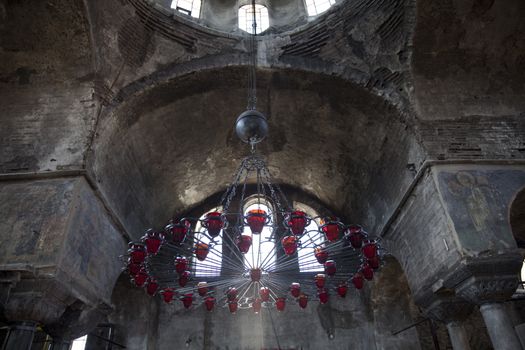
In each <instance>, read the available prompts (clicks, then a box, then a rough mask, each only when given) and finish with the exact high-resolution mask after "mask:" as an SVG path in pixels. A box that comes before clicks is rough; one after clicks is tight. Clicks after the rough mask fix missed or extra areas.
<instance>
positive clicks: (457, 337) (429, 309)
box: [419, 295, 474, 350]
mask: <svg viewBox="0 0 525 350" xmlns="http://www.w3.org/2000/svg"><path fill="white" fill-rule="evenodd" d="M419 302H420V304H426V305H425V306H424V314H425V315H426V316H427V317H429V318H430V319H432V320H435V321H440V322H443V323H445V324H446V326H447V330H448V335H449V337H450V342H451V343H452V348H453V349H454V350H470V344H469V338H468V335H467V332H466V330H465V327H464V326H463V321H464V320H465V319H466V318H467V317H468V316H469V315H470V313H471V312H472V309H473V308H474V305H472V304H469V303H467V302H465V300H462V299H460V298H458V297H456V296H453V295H451V296H437V295H433V296H432V297H429V298H428V299H427V300H420V301H419Z"/></svg>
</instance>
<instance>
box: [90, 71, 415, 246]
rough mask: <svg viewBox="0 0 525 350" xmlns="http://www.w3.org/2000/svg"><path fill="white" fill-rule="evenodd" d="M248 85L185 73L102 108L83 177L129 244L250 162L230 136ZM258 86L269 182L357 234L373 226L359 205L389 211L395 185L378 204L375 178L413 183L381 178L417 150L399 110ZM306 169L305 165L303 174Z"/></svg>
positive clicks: (271, 79) (358, 93) (319, 81)
mask: <svg viewBox="0 0 525 350" xmlns="http://www.w3.org/2000/svg"><path fill="white" fill-rule="evenodd" d="M245 76H246V72H245V70H244V69H243V68H241V67H228V68H224V69H217V70H206V71H201V72H197V73H194V74H187V75H184V76H180V77H179V78H177V79H174V80H170V81H167V82H166V83H165V84H161V85H157V86H154V87H152V88H150V89H147V90H144V91H143V92H142V93H139V94H130V95H129V96H128V97H127V98H125V99H123V100H122V102H121V103H120V104H119V105H116V106H113V107H112V108H111V109H109V110H108V114H107V115H105V116H104V118H103V119H102V120H101V122H100V123H99V128H98V131H97V137H96V138H95V140H94V144H93V153H92V157H91V159H90V163H91V166H90V170H91V171H92V173H93V174H94V175H95V178H96V181H97V182H98V183H99V186H100V188H101V191H102V192H104V194H105V195H106V197H107V199H108V201H109V202H110V203H111V205H112V206H113V208H114V209H115V211H116V212H117V213H118V215H119V216H120V217H121V218H122V221H123V222H124V223H125V225H126V226H127V229H128V230H130V232H131V233H132V235H135V236H138V235H140V234H141V231H142V230H143V229H144V228H146V227H151V226H153V227H156V226H157V225H159V223H165V222H167V221H168V220H169V218H170V217H171V216H172V215H173V214H174V213H180V212H185V211H186V210H189V208H191V207H193V206H194V205H196V204H197V203H199V202H201V201H203V200H204V199H205V198H207V197H208V196H209V195H210V193H215V192H217V191H219V190H220V189H221V188H224V187H225V186H226V185H227V184H228V183H229V181H230V180H231V179H230V177H231V174H233V172H234V169H235V167H236V166H237V164H238V161H239V160H240V159H241V157H242V156H243V155H244V154H246V152H247V149H246V148H245V147H244V145H243V144H242V143H241V142H240V141H239V140H237V139H236V137H235V135H234V134H233V127H232V126H233V122H234V120H235V118H236V116H237V115H238V114H240V113H241V112H242V111H243V109H244V106H245V105H246V88H245V87H246V84H245V79H246V78H245ZM258 83H259V89H260V90H259V91H260V94H259V106H260V107H259V108H260V110H261V111H262V112H264V113H266V115H267V117H268V119H269V123H270V135H269V138H268V140H267V141H265V142H264V143H263V144H262V145H261V146H260V150H261V153H262V154H264V155H265V156H267V157H269V158H270V162H269V165H270V171H272V172H273V173H274V176H275V178H276V180H277V181H278V182H280V183H285V184H288V185H292V186H297V187H300V188H302V189H303V190H305V191H306V192H310V193H312V194H313V195H314V196H315V197H317V198H318V199H319V200H320V201H321V202H325V203H332V205H331V206H332V207H333V208H334V210H335V211H337V212H339V213H342V215H347V213H352V215H355V219H356V221H358V222H362V223H363V224H365V225H366V224H367V222H366V220H369V219H372V220H375V219H374V217H380V216H381V215H380V214H377V215H375V214H374V213H373V212H371V211H369V210H368V209H367V207H368V205H366V204H365V205H364V203H367V202H369V203H371V202H373V201H376V200H378V201H381V203H385V200H386V199H385V198H386V197H388V195H389V194H388V192H389V191H390V192H391V194H392V195H393V196H395V195H396V194H397V190H396V187H395V186H393V187H390V186H389V187H388V188H387V189H386V191H387V193H386V194H385V192H384V194H383V195H382V196H381V198H379V197H374V196H373V195H372V194H371V193H369V192H372V191H373V188H374V186H384V185H385V182H384V180H382V179H381V177H383V176H388V182H389V183H391V182H392V181H397V180H398V179H401V180H402V181H406V180H408V179H410V173H409V172H398V173H397V175H396V176H397V178H396V177H393V176H391V174H387V169H388V168H390V167H395V168H401V169H405V167H406V164H407V163H410V161H409V160H408V159H407V158H408V157H409V155H410V152H412V151H411V148H412V147H413V146H414V145H415V142H414V139H413V134H412V132H411V130H410V129H407V127H406V125H404V123H403V122H402V121H401V120H402V117H401V116H400V115H399V113H398V112H397V110H396V109H395V108H393V107H392V106H390V105H389V104H388V103H386V102H385V101H384V100H383V99H382V98H380V97H377V96H375V95H374V94H372V93H370V92H368V91H366V90H365V89H363V88H360V87H358V86H356V85H354V84H351V83H349V82H348V81H345V80H344V79H340V78H335V77H328V76H326V75H324V74H312V73H307V72H304V71H289V70H287V71H282V70H276V69H273V70H269V69H266V70H261V71H260V73H259V76H258ZM263 89H265V90H263ZM263 91H264V92H263ZM305 135H306V136H305ZM115 154H118V155H119V156H118V157H115V156H114V155H115ZM305 160H308V162H310V164H312V166H310V167H305V163H304V161H305ZM372 175H373V176H372ZM370 206H371V207H373V205H372V204H370ZM378 208H379V210H382V209H383V208H381V207H378ZM371 214H372V215H371Z"/></svg>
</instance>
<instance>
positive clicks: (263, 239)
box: [242, 197, 276, 271]
mask: <svg viewBox="0 0 525 350" xmlns="http://www.w3.org/2000/svg"><path fill="white" fill-rule="evenodd" d="M252 210H264V212H265V213H266V214H267V215H268V216H269V218H270V222H268V224H269V225H272V224H273V223H274V217H273V215H274V211H273V206H272V204H271V203H270V202H268V201H267V200H266V199H264V198H262V197H252V198H249V199H248V200H247V201H246V202H245V203H244V211H243V213H244V215H245V216H246V215H247V214H248V213H249V212H250V211H252ZM242 234H243V235H251V236H252V245H251V247H250V250H248V253H246V254H244V267H245V268H248V269H250V268H253V267H259V268H261V269H263V270H264V271H271V270H272V269H273V268H274V267H275V259H276V252H275V249H276V247H275V242H274V241H273V240H270V238H271V236H272V230H271V228H270V227H269V226H264V228H263V230H262V231H261V233H260V234H252V232H251V230H250V228H249V227H245V228H244V232H243V233H242Z"/></svg>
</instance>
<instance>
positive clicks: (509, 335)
mask: <svg viewBox="0 0 525 350" xmlns="http://www.w3.org/2000/svg"><path fill="white" fill-rule="evenodd" d="M493 266H497V265H493ZM489 271H490V270H489ZM517 286H518V278H517V274H512V275H503V274H502V275H498V274H494V275H478V276H471V277H470V278H468V279H466V280H465V281H464V282H463V283H461V285H459V286H458V287H457V289H456V291H457V293H458V294H459V295H460V296H461V297H462V298H464V299H466V300H468V301H470V302H472V303H474V304H477V305H479V309H480V311H481V314H482V316H483V320H484V321H485V325H486V326H487V331H488V333H489V337H490V340H491V342H492V346H493V347H494V350H523V348H522V347H521V344H520V341H519V338H518V335H517V333H516V331H515V330H514V325H513V324H512V321H511V319H510V317H509V315H508V314H507V310H505V305H504V304H503V301H505V300H508V299H509V298H510V297H511V296H512V294H514V292H515V291H516V288H517Z"/></svg>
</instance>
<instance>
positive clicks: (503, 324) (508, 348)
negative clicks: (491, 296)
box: [479, 303, 522, 350]
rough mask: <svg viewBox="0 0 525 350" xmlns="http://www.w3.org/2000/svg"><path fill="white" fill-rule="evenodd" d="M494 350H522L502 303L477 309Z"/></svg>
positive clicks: (485, 305) (490, 304)
mask: <svg viewBox="0 0 525 350" xmlns="http://www.w3.org/2000/svg"><path fill="white" fill-rule="evenodd" d="M479 309H480V311H481V314H482V315H483V320H484V321H485V325H486V326H487V331H488V333H489V336H490V340H491V341H492V345H493V346H494V349H495V350H522V347H521V344H520V340H519V339H518V335H517V334H516V331H515V330H514V326H513V324H512V322H511V320H510V318H509V316H508V315H507V311H506V310H505V305H503V304H502V303H486V304H482V305H481V306H480V307H479Z"/></svg>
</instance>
